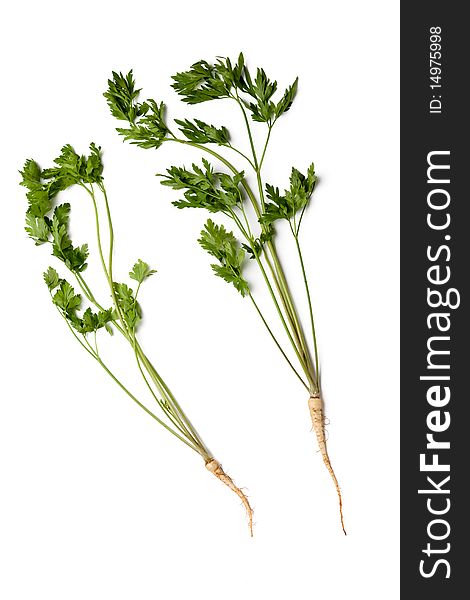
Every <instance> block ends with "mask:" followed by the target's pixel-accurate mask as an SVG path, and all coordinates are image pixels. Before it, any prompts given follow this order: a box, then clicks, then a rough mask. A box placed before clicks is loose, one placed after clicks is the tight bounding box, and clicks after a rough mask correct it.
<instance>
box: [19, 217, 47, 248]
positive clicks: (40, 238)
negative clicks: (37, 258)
mask: <svg viewBox="0 0 470 600" xmlns="http://www.w3.org/2000/svg"><path fill="white" fill-rule="evenodd" d="M25 230H26V233H27V234H28V235H29V237H30V238H31V239H33V240H34V241H35V243H36V246H40V245H41V244H45V243H46V242H48V241H49V236H50V229H49V225H48V223H47V221H46V219H45V218H44V217H35V216H34V215H32V214H31V213H29V212H27V213H26V227H25Z"/></svg>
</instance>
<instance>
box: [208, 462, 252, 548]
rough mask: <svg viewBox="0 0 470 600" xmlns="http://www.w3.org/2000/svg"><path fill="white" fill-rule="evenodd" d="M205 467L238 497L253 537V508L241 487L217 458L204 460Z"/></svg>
mask: <svg viewBox="0 0 470 600" xmlns="http://www.w3.org/2000/svg"><path fill="white" fill-rule="evenodd" d="M206 469H207V470H208V471H210V472H211V473H213V474H214V475H215V476H216V477H217V479H220V481H221V482H222V483H225V485H226V486H227V487H229V488H230V489H231V490H232V492H235V494H236V495H237V496H238V497H239V498H240V500H241V501H242V504H243V506H244V507H245V510H246V515H247V517H248V525H249V527H250V535H251V537H253V509H252V508H251V506H250V503H249V502H248V498H247V497H246V496H245V494H244V493H243V492H242V491H241V489H240V488H239V487H237V486H236V485H235V484H234V483H233V480H232V478H231V477H229V476H228V475H227V473H226V472H225V471H224V470H223V468H222V465H221V464H220V463H219V462H218V461H217V460H215V458H213V459H212V460H210V461H208V462H206Z"/></svg>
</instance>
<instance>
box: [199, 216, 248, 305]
mask: <svg viewBox="0 0 470 600" xmlns="http://www.w3.org/2000/svg"><path fill="white" fill-rule="evenodd" d="M198 242H199V244H200V245H201V246H202V248H204V250H206V251H207V252H208V253H209V254H211V255H212V256H214V257H215V258H217V259H218V261H219V263H220V264H218V265H217V264H215V265H211V266H212V269H213V271H214V272H215V274H216V275H217V276H218V277H222V279H224V280H225V281H227V282H228V283H231V284H233V285H234V286H235V288H236V289H237V290H238V291H239V292H240V293H241V295H242V296H246V295H247V294H248V293H249V286H248V282H247V281H246V280H245V279H244V278H243V276H242V267H243V263H244V260H245V250H244V249H243V248H241V247H240V246H239V244H238V241H237V239H236V237H235V236H234V235H233V233H232V232H231V231H227V230H226V229H225V227H224V226H223V225H216V224H215V223H214V222H213V221H211V219H208V221H207V223H206V224H205V226H204V229H203V230H202V231H201V237H200V238H199V239H198Z"/></svg>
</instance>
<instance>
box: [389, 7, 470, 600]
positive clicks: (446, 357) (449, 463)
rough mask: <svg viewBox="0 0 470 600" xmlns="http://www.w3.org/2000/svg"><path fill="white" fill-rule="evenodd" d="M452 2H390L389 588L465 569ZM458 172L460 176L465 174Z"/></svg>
mask: <svg viewBox="0 0 470 600" xmlns="http://www.w3.org/2000/svg"><path fill="white" fill-rule="evenodd" d="M464 10H465V3H464V2H442V1H441V2H436V1H434V0H430V1H428V2H420V3H413V2H402V3H401V59H400V60H401V102H400V104H401V597H402V598H403V599H404V600H408V598H409V599H415V598H426V600H433V599H434V598H439V599H445V600H453V599H457V598H458V599H459V600H460V599H461V598H463V597H465V596H466V595H468V594H469V593H470V592H468V588H469V584H468V581H469V578H470V564H469V557H470V551H469V546H468V541H470V539H469V525H468V523H469V513H470V497H469V492H468V490H469V489H470V485H469V484H470V468H469V462H470V418H469V412H470V411H469V405H470V393H469V389H470V291H469V280H470V210H469V205H470V193H469V189H470V153H469V151H468V149H467V148H466V141H467V139H468V138H469V134H470V123H469V118H468V114H469V110H470V100H469V98H468V95H467V93H466V92H465V91H464V89H466V88H467V87H468V86H467V79H468V71H469V68H468V65H467V62H468V57H469V54H470V53H469V39H470V36H469V33H468V25H467V22H466V18H465V16H464ZM467 179H469V181H467Z"/></svg>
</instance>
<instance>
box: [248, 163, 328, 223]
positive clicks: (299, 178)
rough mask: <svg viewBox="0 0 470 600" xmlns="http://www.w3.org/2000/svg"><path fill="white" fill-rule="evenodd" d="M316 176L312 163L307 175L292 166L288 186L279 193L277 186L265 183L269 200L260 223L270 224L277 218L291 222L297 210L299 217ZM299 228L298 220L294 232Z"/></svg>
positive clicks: (311, 192)
mask: <svg viewBox="0 0 470 600" xmlns="http://www.w3.org/2000/svg"><path fill="white" fill-rule="evenodd" d="M316 181H317V177H316V175H315V167H314V164H313V163H312V164H311V165H310V167H309V168H308V171H307V175H302V173H301V172H300V171H298V170H297V169H295V168H294V167H293V168H292V172H291V176H290V188H289V189H288V190H285V192H284V195H281V194H280V192H279V188H275V187H273V186H272V185H270V184H269V183H268V184H266V196H267V198H268V200H269V202H266V208H265V211H264V214H263V215H262V216H261V217H260V219H259V220H260V223H263V224H271V223H273V222H274V221H277V220H278V219H286V220H287V221H289V222H291V221H292V220H293V219H294V217H295V215H296V214H297V213H298V212H301V218H302V216H303V213H304V211H305V209H306V207H307V205H308V203H309V201H310V198H311V196H312V194H313V190H314V188H315V183H316ZM299 228H300V221H299V223H298V224H297V225H296V234H298V232H299Z"/></svg>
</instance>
